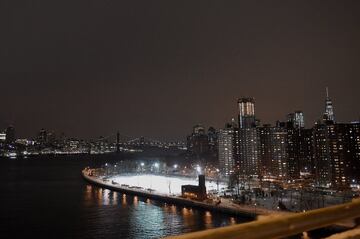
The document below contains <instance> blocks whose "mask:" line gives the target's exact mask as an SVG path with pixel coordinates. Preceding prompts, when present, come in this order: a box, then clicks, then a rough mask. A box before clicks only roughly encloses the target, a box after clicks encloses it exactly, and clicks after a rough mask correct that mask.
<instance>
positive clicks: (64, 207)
mask: <svg viewBox="0 0 360 239" xmlns="http://www.w3.org/2000/svg"><path fill="white" fill-rule="evenodd" d="M109 160H114V159H113V158H111V157H109V156H97V157H94V156H92V157H90V156H86V157H85V156H71V157H64V156H62V157H54V156H52V157H37V158H31V159H2V158H0V182H1V186H0V238H30V237H31V238H160V237H164V236H167V235H176V234H181V233H184V232H190V231H197V230H202V229H206V228H213V227H220V226H225V225H229V224H233V223H241V222H244V221H246V219H242V218H234V217H230V216H226V215H221V214H216V213H210V212H206V211H202V210H196V209H190V208H183V207H178V206H174V205H167V204H164V203H160V202H156V201H149V200H146V199H145V198H138V197H133V196H129V195H123V194H121V193H116V192H111V191H109V190H103V189H101V188H97V187H94V186H90V185H89V184H88V183H86V182H85V181H84V180H83V179H82V178H81V176H80V172H81V169H83V168H84V167H86V166H93V167H95V166H99V165H101V164H104V163H105V162H107V161H109ZM115 160H116V159H115Z"/></svg>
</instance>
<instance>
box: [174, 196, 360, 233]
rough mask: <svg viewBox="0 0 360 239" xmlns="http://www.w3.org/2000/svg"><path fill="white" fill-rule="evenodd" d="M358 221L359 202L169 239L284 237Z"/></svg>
mask: <svg viewBox="0 0 360 239" xmlns="http://www.w3.org/2000/svg"><path fill="white" fill-rule="evenodd" d="M356 218H360V199H354V200H353V201H352V202H349V203H345V204H341V205H336V206H332V207H327V208H321V209H316V210H311V211H307V212H303V213H295V214H286V215H273V216H266V217H263V218H260V219H258V220H256V221H253V222H249V223H243V224H239V225H234V226H228V227H221V228H216V229H209V230H205V231H199V232H193V233H187V234H183V235H179V236H173V237H168V239H219V238H220V239H238V238H243V239H263V238H284V237H287V236H292V235H297V234H301V233H303V232H307V231H311V230H314V229H318V228H323V227H327V226H330V225H333V224H336V223H338V222H341V221H344V220H347V219H356Z"/></svg>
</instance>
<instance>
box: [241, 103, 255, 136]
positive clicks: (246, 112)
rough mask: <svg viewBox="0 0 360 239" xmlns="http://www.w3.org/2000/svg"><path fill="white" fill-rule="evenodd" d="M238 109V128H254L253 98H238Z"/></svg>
mask: <svg viewBox="0 0 360 239" xmlns="http://www.w3.org/2000/svg"><path fill="white" fill-rule="evenodd" d="M238 107H239V119H238V120H239V128H240V129H243V128H251V127H253V126H255V123H256V121H255V100H254V98H249V97H248V98H240V99H239V100H238Z"/></svg>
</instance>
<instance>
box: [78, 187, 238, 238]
mask: <svg viewBox="0 0 360 239" xmlns="http://www.w3.org/2000/svg"><path fill="white" fill-rule="evenodd" d="M84 205H85V206H86V207H89V208H92V209H93V210H94V209H96V210H94V211H93V213H92V217H91V220H90V221H89V223H90V224H92V225H94V226H95V227H96V228H102V229H104V230H106V232H107V233H108V234H107V235H108V236H109V233H110V234H111V233H113V232H116V233H119V235H121V237H118V238H159V237H164V236H167V235H176V234H181V233H184V232H190V231H197V230H203V229H209V228H214V227H219V226H225V225H230V224H234V223H238V222H240V219H238V218H234V217H230V216H226V215H220V214H215V215H213V214H214V213H212V212H209V211H202V210H197V209H193V208H189V207H181V206H176V205H173V204H168V203H161V202H157V201H154V200H150V199H148V198H142V197H138V196H132V195H126V194H123V193H119V192H113V191H110V190H107V189H101V188H98V187H95V186H90V185H87V186H86V188H85V190H84ZM116 227H118V228H116Z"/></svg>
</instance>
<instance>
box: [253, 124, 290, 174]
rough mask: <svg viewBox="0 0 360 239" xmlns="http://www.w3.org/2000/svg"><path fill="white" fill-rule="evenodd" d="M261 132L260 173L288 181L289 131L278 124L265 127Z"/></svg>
mask: <svg viewBox="0 0 360 239" xmlns="http://www.w3.org/2000/svg"><path fill="white" fill-rule="evenodd" d="M259 132H260V173H261V175H263V176H270V177H275V178H278V179H286V178H287V175H288V161H287V157H288V155H287V143H286V141H287V130H286V128H285V127H281V126H280V124H277V125H276V126H275V127H273V126H271V125H264V126H263V127H259Z"/></svg>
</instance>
